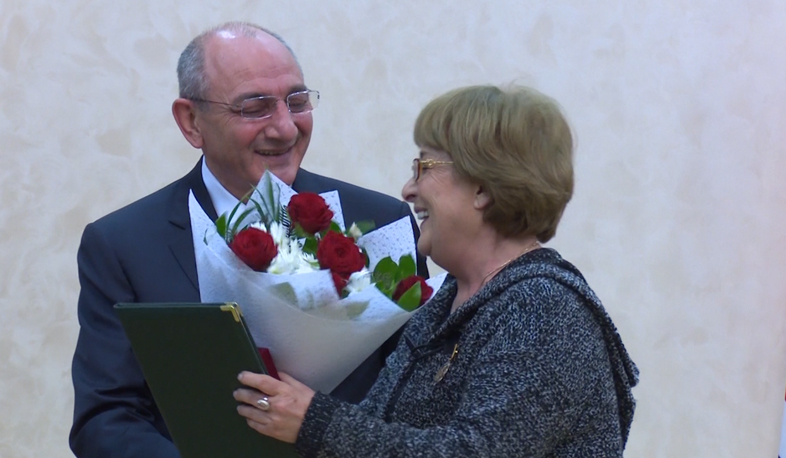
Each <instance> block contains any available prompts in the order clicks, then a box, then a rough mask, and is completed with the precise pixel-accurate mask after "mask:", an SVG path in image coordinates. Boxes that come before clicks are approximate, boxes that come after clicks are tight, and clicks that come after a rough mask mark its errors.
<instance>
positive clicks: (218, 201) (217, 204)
mask: <svg viewBox="0 0 786 458" xmlns="http://www.w3.org/2000/svg"><path fill="white" fill-rule="evenodd" d="M202 181H204V182H205V188H207V193H208V194H209V195H210V200H212V201H213V208H215V209H216V214H217V215H218V216H221V215H222V214H224V213H226V214H227V216H228V215H229V212H231V211H232V209H233V208H235V206H236V205H237V204H238V203H239V202H240V200H238V198H237V197H235V196H233V195H232V193H230V192H229V191H227V189H226V188H225V187H224V185H222V184H221V182H219V181H218V178H216V176H215V175H213V173H212V172H211V171H210V169H209V168H208V167H207V161H205V160H204V158H203V159H202ZM246 206H247V204H240V208H239V210H238V211H239V212H241V213H242V212H243V211H244V210H245V209H246Z"/></svg>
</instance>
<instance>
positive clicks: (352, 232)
mask: <svg viewBox="0 0 786 458" xmlns="http://www.w3.org/2000/svg"><path fill="white" fill-rule="evenodd" d="M347 234H349V236H350V237H352V238H353V239H355V240H356V241H357V239H359V238H360V236H362V235H363V233H362V232H361V231H360V228H359V227H358V225H357V224H355V223H352V226H350V227H349V230H348V231H347Z"/></svg>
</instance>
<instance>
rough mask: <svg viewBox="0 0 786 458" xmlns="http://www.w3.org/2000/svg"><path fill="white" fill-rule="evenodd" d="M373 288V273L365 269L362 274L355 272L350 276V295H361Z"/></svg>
mask: <svg viewBox="0 0 786 458" xmlns="http://www.w3.org/2000/svg"><path fill="white" fill-rule="evenodd" d="M369 286H371V272H369V271H368V269H366V268H365V267H364V268H363V270H361V271H360V272H355V273H353V274H352V275H350V276H349V283H347V287H346V288H347V291H348V292H349V294H352V293H359V292H361V291H363V290H364V289H366V288H368V287H369Z"/></svg>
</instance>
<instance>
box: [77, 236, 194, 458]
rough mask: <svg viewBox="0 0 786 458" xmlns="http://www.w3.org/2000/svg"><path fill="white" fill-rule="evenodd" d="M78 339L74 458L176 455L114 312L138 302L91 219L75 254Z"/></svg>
mask: <svg viewBox="0 0 786 458" xmlns="http://www.w3.org/2000/svg"><path fill="white" fill-rule="evenodd" d="M77 263H78V269H79V282H80V286H81V291H80V294H79V302H78V316H79V324H80V331H79V338H78V340H77V345H76V351H75V353H74V359H73V363H72V369H71V372H72V377H73V383H74V395H75V400H74V423H73V426H72V428H71V433H70V436H69V443H70V446H71V449H72V450H73V452H74V454H75V455H76V456H77V457H79V458H93V457H95V458H109V457H124V458H125V457H127V458H132V457H137V458H143V457H144V458H149V457H161V458H167V457H172V458H175V457H179V456H180V454H179V452H178V451H177V449H176V448H175V446H174V444H173V443H172V442H171V440H170V439H169V437H168V433H167V432H166V426H165V425H164V423H163V419H162V418H161V415H160V414H159V412H158V410H157V408H156V406H155V403H154V402H153V398H152V395H151V393H150V391H149V389H148V387H147V384H146V383H145V379H144V376H143V375H142V371H141V369H140V367H139V364H138V363H137V361H136V358H135V357H134V355H133V352H132V350H131V345H130V343H129V341H128V339H127V338H126V336H125V332H124V331H123V328H122V325H121V324H120V321H119V320H118V318H117V315H116V314H115V311H114V309H113V306H114V304H116V303H118V302H132V301H134V300H135V299H136V297H135V294H134V291H133V288H132V286H131V284H130V283H129V281H128V278H127V276H126V274H125V273H124V271H123V267H122V265H121V262H120V261H119V259H118V257H117V255H116V253H115V250H114V249H113V247H112V246H111V245H110V244H109V243H107V240H106V238H105V237H104V235H103V234H102V233H101V231H100V230H98V229H97V228H96V226H95V224H91V225H88V226H87V228H86V229H85V232H84V234H83V235H82V241H81V244H80V247H79V251H78V255H77Z"/></svg>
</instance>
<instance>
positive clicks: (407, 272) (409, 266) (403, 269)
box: [398, 254, 417, 279]
mask: <svg viewBox="0 0 786 458" xmlns="http://www.w3.org/2000/svg"><path fill="white" fill-rule="evenodd" d="M398 268H399V276H400V277H401V279H404V278H407V277H411V276H412V275H415V272H416V271H417V266H416V265H415V260H414V259H413V258H412V255H411V254H405V255H404V256H402V257H401V258H400V259H399V260H398Z"/></svg>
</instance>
